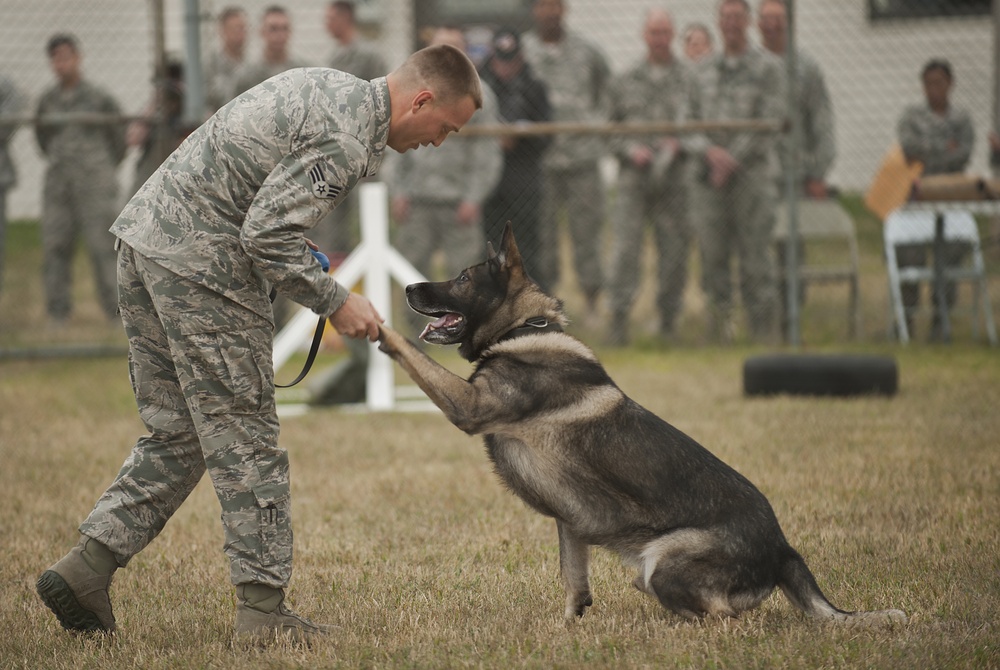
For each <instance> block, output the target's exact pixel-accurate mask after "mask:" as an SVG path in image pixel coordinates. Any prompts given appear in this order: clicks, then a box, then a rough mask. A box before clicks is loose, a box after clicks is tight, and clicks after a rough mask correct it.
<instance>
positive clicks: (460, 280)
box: [456, 272, 469, 284]
mask: <svg viewBox="0 0 1000 670" xmlns="http://www.w3.org/2000/svg"><path fill="white" fill-rule="evenodd" d="M467 281H469V273H468V272H463V273H462V274H460V275H458V279H457V280H456V282H457V283H459V284H464V283H465V282H467Z"/></svg>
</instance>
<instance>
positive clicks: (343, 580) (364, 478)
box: [0, 277, 1000, 669]
mask: <svg viewBox="0 0 1000 670" xmlns="http://www.w3.org/2000/svg"><path fill="white" fill-rule="evenodd" d="M8 287H10V280H9V277H8ZM15 303H16V304H15ZM2 307H3V310H4V312H3V321H4V326H3V327H2V328H0V330H2V331H3V333H2V335H4V341H6V343H7V344H11V343H21V344H25V343H31V342H32V341H33V340H32V336H31V334H30V332H29V333H25V332H24V331H23V329H21V328H17V327H15V326H12V325H10V323H11V322H10V321H8V320H7V315H8V314H10V313H11V311H12V310H13V311H14V312H15V313H18V312H17V310H19V309H20V310H22V312H24V311H25V310H30V309H34V308H31V307H26V306H22V304H21V302H20V301H14V302H12V301H11V298H10V295H9V294H7V295H5V296H4V302H3V303H2ZM873 309H877V308H873ZM32 313H33V312H32ZM85 314H86V312H85ZM81 318H82V319H83V321H82V322H83V323H84V326H89V325H90V324H88V323H87V322H86V318H89V317H81ZM93 327H95V328H96V326H93ZM851 349H852V350H859V351H865V352H870V353H891V354H892V355H895V356H896V358H897V360H898V362H899V366H900V371H901V382H900V385H901V388H900V393H899V395H897V396H896V397H894V398H889V399H887V398H855V399H847V400H831V399H818V398H802V397H777V398H770V399H747V398H745V397H743V396H742V394H741V379H740V370H741V365H742V361H743V359H744V358H745V357H746V356H747V355H748V354H750V353H757V352H756V351H754V350H750V349H746V348H733V349H713V348H693V349H692V348H686V349H675V350H664V349H661V348H655V347H649V348H644V349H642V348H640V349H637V350H635V349H634V350H616V351H602V352H601V356H602V359H603V360H604V361H605V363H606V365H607V367H608V369H609V371H610V372H611V374H612V376H613V377H614V378H615V379H616V381H617V382H618V383H619V385H620V386H621V387H622V388H623V389H624V390H625V391H626V392H627V393H629V394H630V395H632V396H633V397H635V398H636V399H637V400H639V401H640V402H642V403H644V404H645V405H647V406H648V407H649V408H650V409H652V410H654V411H655V412H657V413H658V414H660V415H661V416H663V417H665V418H666V419H667V420H669V421H671V422H672V423H674V424H675V425H677V426H678V427H680V428H681V429H682V430H685V431H686V432H688V433H690V434H691V435H692V436H694V437H695V438H696V439H698V440H699V441H701V442H702V443H703V444H705V445H706V446H708V447H709V448H710V449H712V450H713V451H714V452H715V453H717V454H718V455H719V456H720V457H722V458H723V459H724V460H726V461H727V462H729V463H731V464H732V465H734V466H735V467H736V468H737V469H739V470H740V471H742V472H743V473H744V474H746V475H747V476H748V477H749V478H750V479H751V480H752V481H754V482H755V483H756V484H757V485H758V486H759V487H760V488H761V490H763V491H764V492H765V494H766V495H768V497H769V498H770V499H771V501H772V504H773V505H774V507H775V509H776V511H777V514H778V517H779V519H780V520H781V522H782V525H783V527H784V529H785V532H786V534H787V535H788V537H789V538H790V540H791V541H792V543H793V544H794V545H795V546H796V547H797V548H798V549H799V550H800V551H801V552H802V553H803V555H804V556H805V557H806V560H807V561H808V563H809V565H810V567H811V568H812V570H813V571H814V573H815V574H816V576H817V579H818V581H819V583H820V585H821V586H822V587H823V589H824V590H825V592H826V593H827V595H828V596H829V598H830V599H831V600H832V601H833V602H834V603H836V604H837V605H839V606H841V607H843V608H849V609H873V608H883V607H898V608H901V609H903V610H905V611H906V612H907V613H908V614H909V615H910V622H909V623H908V624H906V625H902V626H896V627H890V628H880V629H846V628H841V627H837V626H832V625H823V624H817V623H815V622H813V621H810V620H807V619H805V618H804V617H803V616H802V615H801V614H799V613H798V612H797V611H795V610H794V609H793V608H792V607H791V606H790V605H789V603H788V602H787V601H785V600H784V598H783V597H781V596H780V595H777V594H776V595H774V596H772V598H770V599H769V600H768V601H766V602H765V604H764V605H763V606H762V607H761V608H759V609H758V610H756V611H754V612H751V613H749V614H747V615H745V616H743V617H741V618H739V619H735V620H706V621H702V622H695V623H692V622H687V621H684V620H681V619H679V618H677V617H674V616H672V615H669V614H667V613H665V612H664V611H663V610H662V609H661V608H660V607H659V606H658V605H657V604H656V603H655V602H653V601H652V600H651V599H649V598H648V597H646V596H643V595H641V594H639V593H638V592H637V591H635V590H634V589H633V588H632V586H631V575H629V574H628V573H627V572H626V571H625V569H624V568H623V567H622V566H621V565H620V563H619V562H618V561H617V559H615V558H614V557H613V556H611V555H609V554H608V553H607V552H604V551H603V550H596V551H595V560H594V565H593V570H592V573H593V589H594V595H595V599H596V603H595V606H594V607H593V609H592V610H591V611H590V612H589V613H588V614H587V616H586V617H585V618H584V619H583V620H581V621H580V622H578V623H577V624H576V625H570V626H567V625H565V624H564V623H563V622H562V592H561V587H560V586H559V577H558V552H557V542H556V538H555V531H554V524H553V523H552V522H551V521H550V520H548V519H545V518H543V517H541V516H539V515H537V514H535V513H533V512H531V511H530V510H528V509H527V508H526V507H525V506H524V505H522V504H521V503H520V502H519V501H518V500H517V499H515V498H513V497H512V496H511V495H510V494H508V493H507V492H506V491H504V490H503V488H502V487H501V486H500V485H499V484H498V482H497V481H496V479H495V477H494V476H493V474H492V472H491V470H490V467H489V465H488V462H487V459H486V457H485V455H484V453H483V450H482V447H481V445H480V443H479V441H478V440H476V439H474V438H470V437H467V436H465V435H464V434H463V433H461V432H460V431H458V430H457V429H455V428H454V427H452V426H451V425H449V424H448V423H447V422H446V421H445V419H444V418H443V417H442V416H441V415H439V414H385V415H377V416H372V415H365V414H352V413H344V412H337V411H317V412H312V413H310V414H307V415H305V416H302V417H295V418H288V419H285V420H284V421H283V425H282V444H283V445H284V446H285V447H286V448H287V449H288V450H289V451H290V452H291V458H292V468H293V469H292V483H293V496H294V498H293V501H294V515H295V532H296V547H295V551H296V568H295V575H294V577H293V580H292V587H291V589H290V594H291V599H292V601H293V603H294V604H295V606H296V607H297V609H298V610H300V611H301V612H303V613H304V614H306V615H308V616H311V617H313V618H315V619H317V620H321V621H324V622H328V623H333V624H336V625H338V626H340V630H339V632H337V633H336V634H335V635H333V636H332V637H331V638H330V639H329V640H325V641H323V642H321V643H319V644H317V645H316V646H315V647H314V648H312V649H308V650H301V649H292V648H282V647H278V648H273V649H270V650H266V651H246V650H239V649H232V648H231V647H230V646H229V637H230V633H231V629H232V623H233V616H234V609H233V595H232V588H231V587H230V585H229V584H228V568H227V565H226V561H225V558H224V556H223V554H222V551H221V545H222V534H221V529H220V527H219V521H218V515H219V507H218V502H217V501H216V499H215V497H214V494H213V492H212V490H211V487H210V485H209V484H208V482H207V481H204V482H202V484H201V485H199V487H198V488H197V489H196V490H195V492H194V494H193V495H192V498H191V499H190V500H189V501H188V502H187V504H185V505H184V506H183V507H182V509H181V510H180V512H179V513H178V514H177V516H176V517H175V518H174V519H173V520H172V521H171V522H170V523H169V524H168V526H167V528H166V529H165V531H164V532H163V534H162V535H161V536H160V537H159V538H157V539H156V540H155V541H154V543H153V544H152V545H151V546H150V547H149V548H148V549H147V550H146V551H144V552H143V553H142V554H140V555H139V556H137V557H136V558H135V559H134V560H133V561H132V563H131V564H130V565H129V567H128V568H127V569H125V570H121V571H119V573H118V576H117V577H116V581H115V584H114V587H113V590H112V598H113V601H114V604H115V608H116V614H117V617H118V623H119V628H120V630H119V633H118V634H117V635H116V636H114V637H113V638H111V639H101V638H99V639H80V638H75V637H72V636H69V635H67V634H66V633H65V632H64V631H62V630H61V629H60V628H59V626H58V624H57V623H56V621H55V619H54V618H53V617H52V616H51V614H50V613H49V612H48V611H47V610H46V609H45V608H44V606H43V605H42V604H41V602H40V600H39V599H38V597H37V596H36V595H35V593H34V582H35V579H36V578H37V577H38V575H39V574H40V572H41V571H42V570H44V569H45V568H46V567H47V566H48V565H49V564H50V563H52V562H53V561H55V560H56V559H58V558H59V557H60V556H61V555H62V554H63V553H64V552H65V551H66V550H67V549H68V548H69V547H70V546H71V545H72V543H73V542H74V541H75V537H76V536H75V532H76V531H75V529H76V526H77V525H78V524H79V522H80V520H81V519H82V518H83V517H84V516H85V515H86V514H87V512H88V511H89V510H90V508H91V506H92V505H93V503H94V501H95V500H96V499H97V497H98V496H99V495H100V493H101V492H102V491H103V489H104V487H105V486H107V484H108V483H109V482H110V481H111V479H112V478H113V476H114V474H115V472H116V471H117V468H118V467H119V466H120V464H121V462H122V460H123V459H124V457H125V456H126V454H127V452H128V449H129V447H130V446H131V444H132V442H133V440H134V439H135V437H136V436H137V435H138V434H139V433H140V431H141V430H142V427H141V424H140V423H139V420H138V418H137V416H136V413H135V410H134V404H133V400H132V397H131V393H130V391H129V388H128V381H127V374H126V371H125V364H124V360H123V359H121V358H107V359H94V360H42V361H18V360H14V361H10V360H8V361H0V462H2V464H3V465H2V468H0V489H2V490H3V493H4V500H5V501H6V508H5V510H4V512H5V513H4V514H2V515H0V538H2V539H3V561H2V565H3V570H2V574H3V577H4V579H3V581H2V582H0V603H2V607H0V630H3V635H2V636H0V667H11V668H66V669H69V668H179V667H237V666H238V667H252V668H291V667H431V668H437V667H470V666H471V667H489V668H506V667H539V668H550V667H582V666H613V667H652V666H666V667H680V668H856V667H873V668H909V667H934V668H990V667H1000V643H998V640H1000V634H998V631H997V623H996V618H997V612H998V611H1000V531H998V525H997V519H1000V449H998V448H997V444H998V435H1000V413H998V411H997V398H998V396H1000V393H998V391H1000V381H998V380H1000V357H998V356H997V354H996V352H995V351H992V350H989V349H986V348H983V347H981V346H978V345H973V344H965V343H959V344H956V345H953V346H950V347H929V346H925V345H921V344H917V345H915V346H911V347H909V348H890V347H889V346H888V345H886V344H879V343H869V344H867V345H863V346H855V345H852V346H851ZM442 360H443V361H445V362H446V363H447V364H448V365H449V366H454V367H455V368H456V369H467V368H465V366H464V364H463V363H461V362H460V361H457V360H456V359H455V358H454V357H453V355H452V354H446V355H443V358H442Z"/></svg>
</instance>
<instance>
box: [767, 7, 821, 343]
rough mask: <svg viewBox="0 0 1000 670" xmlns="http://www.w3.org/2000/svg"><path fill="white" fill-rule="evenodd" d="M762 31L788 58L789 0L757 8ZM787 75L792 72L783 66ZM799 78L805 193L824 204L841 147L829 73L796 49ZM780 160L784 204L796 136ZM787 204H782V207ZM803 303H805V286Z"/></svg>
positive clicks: (781, 261) (783, 146)
mask: <svg viewBox="0 0 1000 670" xmlns="http://www.w3.org/2000/svg"><path fill="white" fill-rule="evenodd" d="M757 14H758V18H757V27H758V28H759V29H760V36H761V42H762V43H763V46H764V48H765V49H767V50H768V51H770V52H771V53H773V54H774V55H775V56H777V57H778V58H784V57H785V52H786V51H787V45H788V8H787V7H786V6H785V0H762V2H761V3H760V6H759V7H758V10H757ZM782 73H783V74H786V73H787V68H786V67H785V66H784V63H782ZM795 74H796V85H797V87H798V90H797V92H796V97H797V104H796V105H795V108H794V109H793V110H792V114H794V115H795V116H796V121H797V124H798V127H799V129H800V135H799V137H800V142H799V144H798V159H799V164H798V169H799V172H798V175H799V178H800V182H799V185H800V189H801V192H802V195H803V196H805V197H807V198H813V199H817V200H823V199H825V198H826V197H827V185H826V175H827V173H828V172H829V171H830V168H831V167H832V166H833V160H834V158H835V157H836V153H837V149H836V144H835V142H834V135H833V133H834V128H833V105H832V103H831V102H830V93H829V91H828V90H827V87H826V80H825V78H824V77H823V70H821V69H820V66H819V63H817V62H816V61H815V59H813V58H812V56H810V55H809V54H807V53H804V52H803V51H801V50H799V49H796V51H795ZM777 148H778V160H779V163H780V165H781V170H780V172H778V173H777V174H776V177H777V182H776V186H777V193H778V194H779V202H780V201H781V200H782V199H783V198H782V196H783V195H784V193H785V189H786V178H787V175H788V172H789V171H790V170H791V160H792V155H791V153H790V150H791V149H792V148H793V138H792V135H791V133H783V134H782V135H781V136H779V138H778V144H777ZM781 206H782V205H780V204H779V207H781ZM786 244H787V240H785V241H784V242H783V243H781V244H777V245H776V246H775V251H776V254H777V262H776V263H777V272H778V277H779V279H778V305H779V313H780V314H781V333H782V335H785V334H787V332H788V300H787V297H788V296H787V293H788V288H787V282H786V274H787V273H786V272H785V265H786V260H785V257H786V250H785V246H786ZM798 259H799V262H800V263H801V262H802V261H803V260H804V259H805V245H803V244H802V241H801V240H799V244H798ZM798 299H799V302H800V303H801V302H803V301H804V300H805V286H804V285H802V284H799V296H798Z"/></svg>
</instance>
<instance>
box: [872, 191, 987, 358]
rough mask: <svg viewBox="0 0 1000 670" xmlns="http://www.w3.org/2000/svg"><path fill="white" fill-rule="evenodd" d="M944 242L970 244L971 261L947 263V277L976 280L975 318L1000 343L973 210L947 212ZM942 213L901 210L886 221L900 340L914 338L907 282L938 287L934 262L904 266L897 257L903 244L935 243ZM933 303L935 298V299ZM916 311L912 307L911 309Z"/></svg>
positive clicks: (888, 264) (947, 279)
mask: <svg viewBox="0 0 1000 670" xmlns="http://www.w3.org/2000/svg"><path fill="white" fill-rule="evenodd" d="M942 214H943V216H944V243H945V244H953V243H963V244H967V245H969V248H970V251H971V253H970V254H969V259H968V263H966V264H963V265H960V266H945V267H944V269H943V279H944V281H945V282H959V281H968V282H972V283H973V288H974V291H975V295H974V297H973V301H972V306H971V307H972V311H973V319H974V322H975V323H976V325H977V327H978V324H979V321H980V318H982V321H983V326H984V327H985V330H986V336H987V338H988V339H989V342H990V344H992V345H996V343H997V333H996V325H995V324H994V322H993V310H992V308H991V306H990V298H989V292H988V290H987V277H986V269H985V265H984V263H983V252H982V247H981V246H980V243H979V229H978V228H977V226H976V220H975V218H974V217H973V216H972V214H971V213H970V212H967V211H963V210H959V209H955V210H950V211H944V212H943V213H942ZM937 215H938V213H937V212H934V211H932V210H907V209H905V208H901V209H897V210H895V211H894V212H892V213H891V214H889V217H888V218H887V219H886V220H885V226H884V228H883V240H884V243H885V259H886V268H887V271H888V276H889V304H890V308H891V310H892V317H893V320H894V322H895V330H896V334H897V336H898V337H899V341H900V342H902V343H904V344H905V343H907V342H909V341H910V333H909V329H908V328H907V325H906V323H907V320H906V317H907V308H906V306H905V305H904V304H903V296H902V287H901V285H902V284H903V283H915V284H919V283H921V282H927V283H928V284H930V285H931V286H932V287H933V286H934V266H933V263H932V264H929V265H925V266H924V265H922V266H906V267H900V266H899V261H898V260H897V253H896V252H897V248H898V247H899V246H902V245H927V247H928V248H932V247H933V245H934V235H935V230H934V228H935V219H936V217H937ZM931 303H932V304H933V301H931ZM911 311H912V309H911Z"/></svg>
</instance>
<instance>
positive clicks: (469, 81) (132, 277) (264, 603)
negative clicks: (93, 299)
mask: <svg viewBox="0 0 1000 670" xmlns="http://www.w3.org/2000/svg"><path fill="white" fill-rule="evenodd" d="M481 104H482V96H481V91H480V88H479V79H478V76H477V75H476V71H475V66H474V65H473V64H472V63H471V62H470V61H469V60H468V58H467V57H466V56H465V55H464V54H463V53H461V52H460V51H458V50H457V49H450V48H448V47H440V48H433V49H425V50H422V51H420V52H417V53H416V54H414V55H413V56H411V57H410V59H408V60H407V61H406V62H405V63H404V64H403V65H402V66H401V67H400V68H399V69H397V70H395V71H394V72H393V73H391V74H389V75H387V76H386V77H383V78H379V79H376V80H375V81H373V82H365V81H362V80H360V79H357V78H355V77H352V76H351V75H347V74H345V73H342V72H338V71H336V70H329V69H323V68H307V69H297V70H292V71H290V72H288V73H285V74H284V75H281V76H278V77H275V78H273V79H271V80H269V81H267V82H265V83H263V84H261V85H260V86H257V87H255V88H253V89H251V90H250V91H248V92H246V93H245V94H243V95H241V96H239V97H237V98H236V99H235V100H233V101H232V102H230V103H229V104H227V105H226V106H225V107H223V108H222V109H221V110H219V112H218V113H216V114H215V115H214V116H213V117H212V118H210V119H209V120H208V122H206V123H205V124H204V125H203V126H201V127H200V128H199V129H198V130H196V131H195V132H194V133H192V135H191V136H190V137H188V139H187V140H185V142H184V144H182V145H181V147H180V148H179V149H178V150H177V151H176V152H174V154H173V155H172V156H171V157H170V158H169V159H168V160H167V162H165V163H164V165H163V166H162V167H161V168H160V169H159V170H157V172H156V173H155V174H154V175H153V176H152V177H151V178H150V179H149V181H147V182H146V183H145V184H144V185H143V187H142V189H140V190H139V192H138V193H137V194H136V195H135V196H134V197H133V198H132V200H131V201H130V202H129V204H128V205H127V206H126V207H125V209H124V210H123V211H122V213H121V215H120V217H119V218H118V220H117V221H116V222H115V223H114V226H113V227H112V232H113V233H114V234H115V235H116V236H117V237H118V239H119V241H120V243H119V246H120V252H119V265H118V276H119V283H120V286H121V299H120V307H121V313H122V320H123V322H124V324H125V329H126V332H127V334H128V338H129V350H130V351H129V366H130V375H131V380H132V386H133V390H134V392H135V397H136V401H137V404H138V407H139V414H140V416H141V418H142V419H143V421H144V423H145V424H146V426H147V428H148V430H149V435H146V436H144V437H141V438H140V439H139V440H138V441H137V442H136V444H135V446H134V447H133V449H132V452H131V454H130V455H129V457H128V458H127V459H126V461H125V463H124V465H123V466H122V469H121V471H120V472H119V474H118V477H117V479H116V480H115V482H114V483H113V484H112V485H111V486H110V487H109V488H108V490H107V491H106V492H105V493H104V495H103V496H101V498H100V499H99V500H98V502H97V504H96V506H95V507H94V509H93V511H92V512H91V514H90V515H89V516H88V517H87V519H86V520H85V521H84V522H83V524H82V525H81V526H80V532H81V534H82V537H81V540H80V543H79V544H78V545H77V546H76V547H75V548H74V549H73V550H72V551H70V553H69V554H67V555H66V556H65V557H64V558H63V559H61V560H60V561H59V562H57V563H56V564H55V565H53V566H52V567H51V568H50V569H49V570H47V571H46V572H45V573H43V575H42V576H41V577H40V578H39V580H38V592H39V594H40V595H41V597H42V598H43V600H44V601H45V603H46V604H47V605H48V606H49V607H50V608H51V609H52V610H53V611H54V612H55V613H56V615H57V616H58V618H59V620H60V622H61V623H62V625H63V626H64V627H66V628H68V629H71V630H78V631H105V632H110V631H113V630H114V629H115V620H114V616H113V614H112V610H111V603H110V599H109V597H108V587H109V585H110V582H111V575H112V574H113V573H114V571H115V570H116V569H117V568H118V567H122V566H125V565H126V564H127V563H128V562H129V560H130V559H131V558H132V557H133V556H135V555H136V554H137V553H138V552H139V551H141V550H142V549H143V548H144V547H145V546H146V545H147V544H149V542H150V541H152V540H153V538H155V537H156V535H157V534H158V533H159V532H160V531H161V530H162V529H163V527H164V525H165V524H166V523H167V521H168V520H169V519H170V517H171V516H172V515H173V514H174V512H175V511H176V510H177V508H178V507H179V506H180V505H181V503H183V501H184V500H185V499H186V498H187V496H188V495H189V494H190V493H191V491H192V490H193V489H194V487H195V484H196V483H197V482H198V480H199V479H200V478H201V476H202V475H203V474H204V473H205V472H207V473H208V474H209V476H210V477H211V480H212V485H213V486H214V488H215V491H216V494H217V496H218V499H219V502H220V504H221V507H222V524H223V528H224V530H225V547H224V549H225V553H226V555H227V556H228V558H229V563H230V576H231V579H232V582H233V584H234V585H236V587H237V616H236V628H235V630H236V633H237V635H238V636H241V637H242V636H257V635H260V636H274V635H277V634H288V635H291V636H294V637H296V638H299V639H302V638H306V639H308V638H309V637H310V636H312V635H315V634H317V633H320V632H322V629H321V628H319V627H317V626H315V625H313V624H311V623H310V622H308V621H306V620H305V619H303V618H301V617H298V616H297V615H295V614H294V613H293V612H291V611H290V610H289V609H288V608H287V607H286V606H285V605H284V588H285V587H286V586H287V585H288V582H289V579H290V577H291V572H292V526H291V516H290V514H291V501H290V498H289V480H288V455H287V453H286V452H285V450H284V449H281V448H280V447H279V446H278V420H277V414H276V410H275V402H274V370H273V367H272V362H271V361H272V342H271V337H272V330H273V321H272V314H271V303H270V301H269V300H268V293H269V290H270V287H272V286H273V287H275V288H276V289H277V291H278V292H279V293H282V294H284V295H286V296H288V297H290V298H292V299H293V300H295V301H296V302H298V303H300V304H302V305H305V306H306V307H309V308H310V309H312V310H313V311H314V312H316V313H317V314H319V315H320V316H322V317H324V318H329V320H330V323H331V324H332V325H333V326H334V327H335V328H336V329H337V330H338V331H339V332H340V333H342V334H343V335H346V336H349V337H354V338H361V337H367V338H368V339H369V340H372V341H374V340H375V339H376V338H377V337H378V330H379V322H380V321H381V317H380V316H379V315H378V314H377V313H376V311H375V309H374V308H373V307H372V305H371V303H369V302H368V301H367V300H366V299H365V298H363V297H361V296H360V295H356V294H350V293H348V291H347V290H346V289H345V288H344V287H342V286H340V285H338V284H337V283H336V282H335V281H334V280H333V278H332V277H331V276H330V275H328V274H325V273H324V272H323V271H322V269H321V268H320V266H319V264H318V263H316V262H315V261H314V260H313V258H312V256H311V255H310V251H309V248H308V246H307V242H306V235H307V233H308V231H309V230H310V228H311V227H312V226H314V225H315V224H316V223H317V222H318V221H320V220H321V219H322V218H323V216H324V215H325V214H326V213H327V212H329V210H330V209H332V208H333V207H335V206H336V205H337V204H338V203H339V202H340V201H341V200H342V199H343V197H344V195H346V193H347V192H348V191H350V190H351V189H352V188H353V187H354V186H355V184H357V182H358V180H359V179H361V178H362V177H365V176H369V175H372V174H374V173H375V172H376V171H377V170H378V169H379V166H380V165H381V163H382V158H383V154H384V152H385V148H386V147H387V146H388V147H390V148H392V149H394V150H396V151H400V152H402V151H406V150H408V149H412V148H414V147H416V146H419V145H421V144H429V143H434V144H439V143H440V142H442V141H443V140H444V139H445V137H446V136H447V135H448V134H449V133H450V132H454V131H457V130H458V129H459V128H461V127H462V126H463V125H465V123H467V122H468V120H469V118H470V117H471V116H472V114H473V112H474V111H475V109H477V108H478V107H479V106H481Z"/></svg>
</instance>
